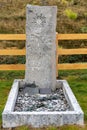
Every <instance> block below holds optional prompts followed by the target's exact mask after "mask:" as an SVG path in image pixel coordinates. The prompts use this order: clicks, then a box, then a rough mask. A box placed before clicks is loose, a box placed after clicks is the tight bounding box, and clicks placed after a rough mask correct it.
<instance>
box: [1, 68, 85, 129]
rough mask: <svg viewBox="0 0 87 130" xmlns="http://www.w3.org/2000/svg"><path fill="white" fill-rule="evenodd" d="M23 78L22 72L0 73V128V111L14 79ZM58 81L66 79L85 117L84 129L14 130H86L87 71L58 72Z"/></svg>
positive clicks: (24, 127)
mask: <svg viewBox="0 0 87 130" xmlns="http://www.w3.org/2000/svg"><path fill="white" fill-rule="evenodd" d="M17 78H24V71H0V126H1V124H2V116H1V115H2V111H3V109H4V106H5V103H6V100H7V97H8V93H9V91H10V88H11V85H12V82H13V80H14V79H17ZM59 79H66V80H67V81H68V82H69V84H70V87H71V89H72V91H73V92H74V94H75V96H76V98H77V100H78V102H79V104H80V106H81V107H82V109H83V111H84V115H85V127H81V126H76V125H72V126H67V125H66V126H62V127H58V128H56V127H51V126H50V127H47V128H41V129H33V128H30V127H28V126H22V127H18V128H15V130H87V70H78V71H77V70H76V71H59Z"/></svg>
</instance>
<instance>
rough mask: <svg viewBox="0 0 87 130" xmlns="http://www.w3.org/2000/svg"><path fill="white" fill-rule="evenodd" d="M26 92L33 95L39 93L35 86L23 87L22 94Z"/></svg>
mask: <svg viewBox="0 0 87 130" xmlns="http://www.w3.org/2000/svg"><path fill="white" fill-rule="evenodd" d="M26 93H27V94H28V95H34V94H38V93H39V88H38V87H36V88H34V87H25V88H24V90H23V94H24V95H25V94H26Z"/></svg>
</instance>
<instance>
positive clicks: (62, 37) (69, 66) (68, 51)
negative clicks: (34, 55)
mask: <svg viewBox="0 0 87 130" xmlns="http://www.w3.org/2000/svg"><path fill="white" fill-rule="evenodd" d="M0 40H12V41H15V40H18V41H19V40H21V41H22V40H26V35H25V34H0ZM59 40H87V34H58V33H56V48H57V50H56V69H57V70H71V69H72V70H73V69H87V63H74V64H70V63H69V64H66V63H63V64H58V55H79V54H87V49H86V48H78V49H61V48H59V47H58V41H59ZM25 54H26V51H25V49H0V55H13V56H17V55H19V56H21V55H25ZM0 70H25V65H24V64H9V65H7V64H3V65H0ZM57 75H58V73H57Z"/></svg>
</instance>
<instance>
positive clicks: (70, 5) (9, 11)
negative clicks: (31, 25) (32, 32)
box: [0, 0, 87, 33]
mask: <svg viewBox="0 0 87 130" xmlns="http://www.w3.org/2000/svg"><path fill="white" fill-rule="evenodd" d="M26 4H34V5H35V4H38V5H57V7H58V17H57V31H58V32H59V33H80V32H81V28H82V27H87V0H50V1H49V0H44V2H43V0H24V1H23V0H0V33H25V20H26V16H25V11H26ZM66 9H67V10H69V9H71V10H72V11H73V12H75V13H77V18H76V19H73V20H72V19H70V18H68V17H67V15H66V13H65V12H66Z"/></svg>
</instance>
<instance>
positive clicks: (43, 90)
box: [39, 88, 51, 94]
mask: <svg viewBox="0 0 87 130" xmlns="http://www.w3.org/2000/svg"><path fill="white" fill-rule="evenodd" d="M39 93H40V94H51V88H40V89H39Z"/></svg>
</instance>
